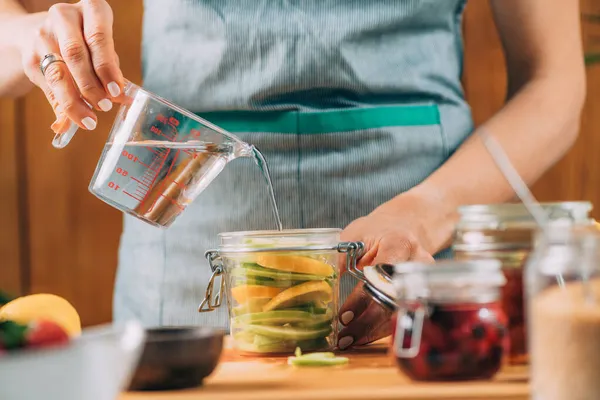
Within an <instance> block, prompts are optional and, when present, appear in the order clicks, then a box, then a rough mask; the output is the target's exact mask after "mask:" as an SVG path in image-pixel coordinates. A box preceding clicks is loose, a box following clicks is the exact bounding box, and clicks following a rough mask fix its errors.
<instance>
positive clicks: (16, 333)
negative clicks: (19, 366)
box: [0, 320, 69, 355]
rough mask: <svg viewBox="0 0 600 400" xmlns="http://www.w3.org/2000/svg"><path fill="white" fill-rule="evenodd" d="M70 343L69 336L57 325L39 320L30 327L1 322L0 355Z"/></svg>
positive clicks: (29, 325)
mask: <svg viewBox="0 0 600 400" xmlns="http://www.w3.org/2000/svg"><path fill="white" fill-rule="evenodd" d="M67 343H69V335H68V334H67V332H66V331H65V330H64V329H63V328H62V327H61V326H60V325H58V324H57V323H55V322H52V321H46V320H39V321H34V322H31V323H29V324H28V325H23V324H19V323H17V322H14V321H2V322H0V355H1V354H3V353H4V352H5V351H11V350H17V349H22V348H26V349H39V348H47V347H54V346H59V345H64V344H67Z"/></svg>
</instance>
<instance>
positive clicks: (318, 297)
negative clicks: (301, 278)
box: [263, 281, 333, 312]
mask: <svg viewBox="0 0 600 400" xmlns="http://www.w3.org/2000/svg"><path fill="white" fill-rule="evenodd" d="M332 299H333V290H331V286H329V285H328V284H327V282H324V281H320V282H306V283H302V284H300V285H296V286H292V287H291V288H289V289H286V290H284V291H283V292H281V293H279V294H278V295H276V296H275V297H273V298H272V299H271V301H269V302H268V303H267V304H265V305H264V306H263V311H264V312H267V311H271V310H275V309H277V308H287V307H293V306H295V305H298V304H304V303H310V302H317V301H320V302H321V301H322V302H329V301H331V300H332Z"/></svg>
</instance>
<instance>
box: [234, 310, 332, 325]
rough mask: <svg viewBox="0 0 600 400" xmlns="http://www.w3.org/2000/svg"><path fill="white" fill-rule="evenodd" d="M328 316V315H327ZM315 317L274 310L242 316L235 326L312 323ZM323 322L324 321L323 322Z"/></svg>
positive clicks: (304, 313) (296, 312)
mask: <svg viewBox="0 0 600 400" xmlns="http://www.w3.org/2000/svg"><path fill="white" fill-rule="evenodd" d="M325 315H326V314H325ZM314 317H315V316H313V315H312V314H310V313H308V312H306V311H295V310H274V311H267V312H257V313H251V314H245V315H240V316H239V317H236V318H234V319H233V321H232V323H233V324H235V325H243V324H263V325H264V324H267V325H283V324H292V323H301V322H304V323H307V324H308V323H310V322H311V320H313V318H314ZM318 317H319V320H322V319H323V317H324V315H319V316H318ZM321 322H322V321H321Z"/></svg>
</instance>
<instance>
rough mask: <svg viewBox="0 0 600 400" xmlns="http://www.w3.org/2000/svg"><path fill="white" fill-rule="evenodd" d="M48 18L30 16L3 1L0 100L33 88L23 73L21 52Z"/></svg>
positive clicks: (9, 1) (0, 10)
mask: <svg viewBox="0 0 600 400" xmlns="http://www.w3.org/2000/svg"><path fill="white" fill-rule="evenodd" d="M44 14H45V13H35V14H28V13H27V12H26V11H25V10H24V9H23V8H22V7H21V6H20V5H19V4H18V3H17V2H15V1H12V0H0V60H2V68H0V97H5V96H19V95H22V94H24V93H25V92H26V91H27V90H28V89H30V88H31V87H32V85H31V83H30V82H29V80H28V79H27V77H26V76H25V74H24V72H23V67H22V62H21V51H20V49H21V48H22V47H23V46H24V45H25V43H26V41H27V40H28V39H29V38H30V37H31V35H33V34H34V33H35V31H36V30H37V29H38V28H39V27H40V26H41V24H42V21H43V19H44V16H45V15H44Z"/></svg>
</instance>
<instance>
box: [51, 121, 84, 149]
mask: <svg viewBox="0 0 600 400" xmlns="http://www.w3.org/2000/svg"><path fill="white" fill-rule="evenodd" d="M78 129H79V126H77V124H76V123H74V122H71V126H70V127H69V130H68V131H66V132H65V133H57V134H56V135H55V136H54V139H53V140H52V146H54V147H55V148H57V149H62V148H65V147H67V145H68V144H69V142H71V139H73V136H75V132H77V130H78Z"/></svg>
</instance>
